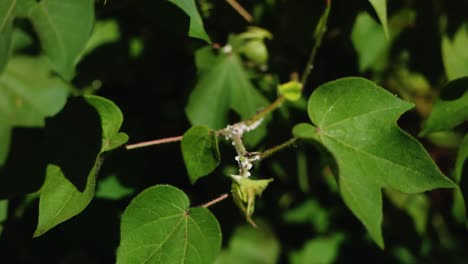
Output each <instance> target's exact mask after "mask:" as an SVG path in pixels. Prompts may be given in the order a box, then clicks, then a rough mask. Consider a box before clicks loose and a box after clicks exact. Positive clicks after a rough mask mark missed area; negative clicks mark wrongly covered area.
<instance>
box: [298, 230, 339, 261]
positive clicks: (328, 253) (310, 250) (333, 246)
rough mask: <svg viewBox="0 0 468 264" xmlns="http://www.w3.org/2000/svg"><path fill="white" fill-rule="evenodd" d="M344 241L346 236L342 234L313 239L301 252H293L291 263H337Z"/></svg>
mask: <svg viewBox="0 0 468 264" xmlns="http://www.w3.org/2000/svg"><path fill="white" fill-rule="evenodd" d="M344 239H345V236H344V235H343V234H341V233H335V234H332V235H330V236H327V237H319V238H315V239H312V240H310V241H309V242H307V243H306V244H305V245H304V247H303V248H302V249H301V250H299V251H295V252H292V253H291V255H290V258H289V261H290V263H291V264H302V263H308V264H328V263H335V260H336V258H337V257H338V251H339V248H340V245H341V243H342V242H343V241H344Z"/></svg>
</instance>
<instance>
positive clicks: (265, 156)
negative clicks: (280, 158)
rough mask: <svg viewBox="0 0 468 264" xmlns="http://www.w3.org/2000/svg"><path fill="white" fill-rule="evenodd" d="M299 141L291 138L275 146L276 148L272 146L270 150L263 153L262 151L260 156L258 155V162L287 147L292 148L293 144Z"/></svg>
mask: <svg viewBox="0 0 468 264" xmlns="http://www.w3.org/2000/svg"><path fill="white" fill-rule="evenodd" d="M298 140H299V139H298V138H291V139H290V140H288V141H286V142H284V143H282V144H280V145H277V146H274V147H272V148H269V149H267V150H265V151H263V152H262V153H261V154H260V160H263V159H265V158H268V157H270V156H271V155H273V154H275V153H277V152H279V151H281V150H283V149H285V148H287V147H290V146H293V145H294V144H296V142H297V141H298Z"/></svg>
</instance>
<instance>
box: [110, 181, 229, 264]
mask: <svg viewBox="0 0 468 264" xmlns="http://www.w3.org/2000/svg"><path fill="white" fill-rule="evenodd" d="M120 237H121V241H120V245H119V248H118V250H117V263H119V264H123V263H167V264H171V263H213V262H214V260H215V259H216V257H217V256H218V254H219V251H220V248H221V230H220V227H219V224H218V221H217V220H216V218H215V217H214V216H213V214H211V212H210V211H209V210H208V209H206V208H203V207H195V208H189V199H188V197H187V195H185V193H184V192H182V191H181V190H179V189H177V188H175V187H172V186H168V185H159V186H154V187H150V188H148V189H146V190H145V191H143V192H142V193H141V194H139V195H138V196H137V197H135V199H133V200H132V202H131V203H130V205H129V206H128V207H127V209H125V212H124V213H123V215H122V222H121V225H120Z"/></svg>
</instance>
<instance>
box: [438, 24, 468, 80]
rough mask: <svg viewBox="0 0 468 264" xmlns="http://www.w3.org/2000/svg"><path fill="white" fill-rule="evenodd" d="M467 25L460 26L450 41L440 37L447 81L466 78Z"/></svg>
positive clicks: (467, 70) (467, 71)
mask: <svg viewBox="0 0 468 264" xmlns="http://www.w3.org/2000/svg"><path fill="white" fill-rule="evenodd" d="M466 47H468V24H465V25H463V26H461V27H460V28H459V29H458V31H457V32H456V33H455V36H454V38H453V40H452V41H451V40H450V39H449V37H448V36H443V37H442V59H443V62H444V67H445V73H446V75H447V78H448V80H449V81H450V80H454V79H457V78H460V77H463V76H468V51H467V48H466Z"/></svg>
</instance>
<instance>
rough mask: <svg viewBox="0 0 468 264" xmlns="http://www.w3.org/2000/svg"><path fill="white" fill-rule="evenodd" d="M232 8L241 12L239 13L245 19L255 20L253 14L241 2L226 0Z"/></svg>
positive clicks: (250, 21)
mask: <svg viewBox="0 0 468 264" xmlns="http://www.w3.org/2000/svg"><path fill="white" fill-rule="evenodd" d="M226 1H227V2H228V3H229V4H230V5H231V7H232V8H234V10H236V11H237V13H239V15H241V16H242V17H243V18H244V19H245V21H247V22H249V23H252V22H253V17H252V15H251V14H250V13H249V12H248V11H247V10H245V8H244V7H242V6H241V5H240V4H239V2H237V1H236V0H226Z"/></svg>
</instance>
